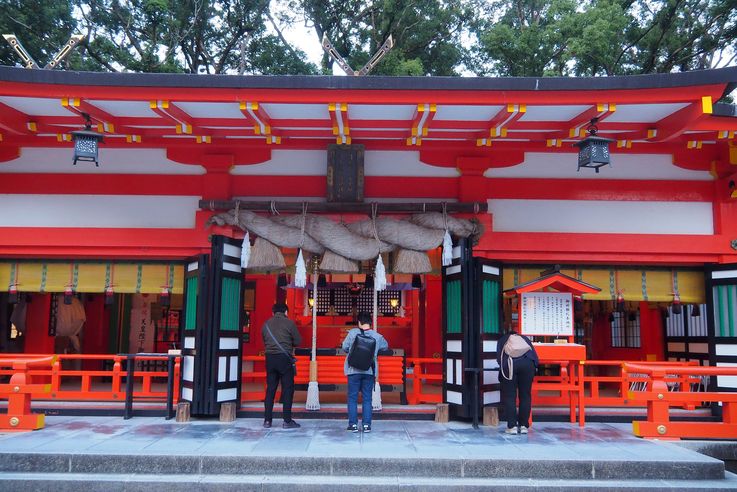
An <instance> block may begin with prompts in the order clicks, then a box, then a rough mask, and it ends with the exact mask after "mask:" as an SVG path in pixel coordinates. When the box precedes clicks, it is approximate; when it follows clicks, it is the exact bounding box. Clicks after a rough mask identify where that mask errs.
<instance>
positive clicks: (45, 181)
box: [0, 162, 202, 196]
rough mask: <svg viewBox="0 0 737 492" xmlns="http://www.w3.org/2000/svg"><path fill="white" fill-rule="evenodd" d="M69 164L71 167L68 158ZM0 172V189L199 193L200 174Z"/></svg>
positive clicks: (50, 192)
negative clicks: (0, 173)
mask: <svg viewBox="0 0 737 492" xmlns="http://www.w3.org/2000/svg"><path fill="white" fill-rule="evenodd" d="M68 165H69V168H70V171H71V162H69V163H68ZM1 170H2V166H1V165H0V171H1ZM2 176H3V177H2V179H1V180H0V193H11V194H39V195H57V194H61V195H67V194H80V195H84V194H88V195H176V196H182V195H184V196H199V195H200V194H201V193H202V177H201V176H182V175H157V174H144V175H142V174H25V173H17V174H16V173H9V174H3V175H2Z"/></svg>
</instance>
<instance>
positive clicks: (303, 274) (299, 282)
mask: <svg viewBox="0 0 737 492" xmlns="http://www.w3.org/2000/svg"><path fill="white" fill-rule="evenodd" d="M306 285H307V267H306V266H305V259H304V256H302V250H301V249H300V250H299V254H298V255H297V263H296V264H295V266H294V286H295V287H299V288H304V287H305V286H306Z"/></svg>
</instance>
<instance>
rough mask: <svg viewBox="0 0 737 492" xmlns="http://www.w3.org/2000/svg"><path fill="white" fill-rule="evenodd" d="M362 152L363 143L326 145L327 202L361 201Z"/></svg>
mask: <svg viewBox="0 0 737 492" xmlns="http://www.w3.org/2000/svg"><path fill="white" fill-rule="evenodd" d="M363 153H364V147H363V145H337V144H333V145H330V146H328V170H327V180H328V182H327V201H328V202H363Z"/></svg>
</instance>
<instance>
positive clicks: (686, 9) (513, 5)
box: [469, 0, 737, 76]
mask: <svg viewBox="0 0 737 492" xmlns="http://www.w3.org/2000/svg"><path fill="white" fill-rule="evenodd" d="M489 5H490V9H489V10H488V11H487V13H486V15H485V16H484V18H483V19H481V20H480V21H479V24H478V26H477V30H476V32H477V36H478V37H477V39H478V43H477V44H476V46H475V50H474V58H473V61H472V62H470V63H469V65H470V66H472V67H473V68H474V69H475V71H476V72H477V73H479V74H496V75H518V76H519V75H526V76H544V75H618V74H639V73H653V72H671V71H685V70H696V69H704V68H712V67H714V66H717V65H719V66H724V65H727V64H730V63H733V62H734V53H735V49H736V48H737V43H736V42H735V39H737V0H589V1H586V2H584V3H583V4H581V3H580V2H573V1H571V0H500V1H498V2H494V3H489Z"/></svg>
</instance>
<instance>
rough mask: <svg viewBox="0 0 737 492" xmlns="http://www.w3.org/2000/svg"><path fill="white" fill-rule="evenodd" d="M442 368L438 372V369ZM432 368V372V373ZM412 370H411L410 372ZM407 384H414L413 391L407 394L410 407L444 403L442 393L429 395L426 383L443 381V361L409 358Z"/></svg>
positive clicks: (436, 392) (427, 358) (435, 392)
mask: <svg viewBox="0 0 737 492" xmlns="http://www.w3.org/2000/svg"><path fill="white" fill-rule="evenodd" d="M438 367H439V368H440V371H439V372H438V369H437V368H438ZM431 368H432V371H431ZM410 369H411V370H410ZM406 376H407V382H410V381H411V382H412V390H411V391H409V392H408V394H407V402H408V403H409V404H410V405H417V404H420V403H440V402H442V401H443V394H442V391H441V392H438V391H434V392H432V393H428V392H426V391H423V390H424V389H426V383H428V382H430V381H437V382H440V383H442V381H443V360H442V359H434V358H430V357H407V371H406Z"/></svg>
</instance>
